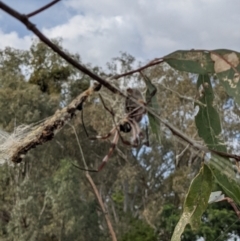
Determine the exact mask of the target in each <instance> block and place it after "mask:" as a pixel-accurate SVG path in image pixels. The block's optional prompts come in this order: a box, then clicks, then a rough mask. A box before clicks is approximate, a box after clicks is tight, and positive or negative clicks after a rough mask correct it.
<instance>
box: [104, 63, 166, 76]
mask: <svg viewBox="0 0 240 241" xmlns="http://www.w3.org/2000/svg"><path fill="white" fill-rule="evenodd" d="M163 61H164V59H156V60H152V61H150V62H149V63H148V64H146V65H144V66H141V67H139V68H138V69H135V70H131V71H129V72H125V73H123V74H117V75H114V76H112V77H110V78H109V80H112V79H119V78H122V77H125V76H128V75H132V74H134V73H138V72H141V71H142V70H144V69H147V68H149V67H152V66H154V65H157V64H161V63H162V62H163Z"/></svg>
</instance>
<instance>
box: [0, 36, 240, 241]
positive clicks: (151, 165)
mask: <svg viewBox="0 0 240 241" xmlns="http://www.w3.org/2000/svg"><path fill="white" fill-rule="evenodd" d="M55 43H56V44H57V45H58V46H59V47H60V48H61V44H60V42H59V41H57V40H55ZM69 54H70V53H69ZM70 55H71V54H70ZM71 56H73V57H74V58H75V59H77V60H78V61H80V57H79V56H78V55H71ZM238 56H239V54H238V53H237V52H234V51H229V50H214V51H208V52H204V51H177V52H174V53H172V54H170V55H168V56H165V57H164V61H165V63H163V64H161V65H156V66H154V67H151V68H147V69H145V70H144V71H143V72H142V74H133V75H131V76H125V77H124V78H122V79H121V80H119V81H116V80H114V79H112V80H110V83H111V84H114V85H115V86H117V87H118V88H121V89H122V90H123V91H124V90H125V89H126V88H127V87H131V86H137V87H138V88H139V89H140V90H141V91H142V92H143V93H144V94H145V96H146V102H147V103H148V107H149V108H151V110H153V111H154V113H157V114H158V115H159V114H160V115H161V117H162V118H163V119H166V120H167V121H168V122H169V123H171V124H172V125H173V126H175V127H176V128H177V129H178V130H180V131H181V132H183V133H185V134H186V135H187V136H188V137H191V138H192V140H194V143H200V144H201V145H202V146H204V145H206V147H208V148H209V149H211V150H214V151H220V152H221V153H222V152H223V153H226V152H227V151H229V152H234V151H236V147H237V145H236V144H234V142H233V141H232V140H233V139H236V138H238V136H239V128H238V127H239V122H238V118H239V107H238V104H239V102H238V95H237V92H236V91H239V86H238V85H239V84H238V82H237V76H236V69H238V68H239V64H238V62H237V60H238ZM224 59H226V60H227V61H228V63H229V64H228V65H227V64H226V63H225V62H224ZM222 61H223V62H222ZM134 66H136V64H135V59H134V57H133V56H130V55H128V54H127V53H122V54H121V56H119V57H117V58H115V59H113V60H112V62H111V63H108V65H107V69H106V70H104V71H103V70H102V69H101V68H98V67H96V66H95V67H92V69H93V71H94V72H95V73H97V74H99V75H101V76H112V75H114V74H120V73H123V72H126V71H131V70H132V69H133V68H134ZM170 66H171V67H170ZM182 71H184V72H182ZM0 73H1V78H0V98H1V99H0V109H1V113H2V114H1V117H0V126H1V129H2V131H1V132H0V144H1V143H2V141H3V138H2V137H1V136H2V135H3V134H1V133H5V132H3V131H6V132H10V131H11V132H12V131H14V130H15V128H16V126H18V125H20V124H23V123H24V124H31V123H36V122H41V121H42V120H43V119H44V118H46V117H48V116H50V115H52V114H53V113H54V112H55V111H56V110H57V109H59V108H61V107H63V106H65V105H67V103H69V101H70V100H71V99H72V98H74V97H75V96H76V95H77V94H79V92H81V91H83V90H85V89H87V87H88V86H89V83H90V78H89V77H88V76H86V75H84V74H81V73H80V72H78V71H77V70H75V69H74V68H73V67H72V66H70V65H69V64H68V63H67V62H65V61H64V60H62V59H61V58H60V57H59V56H58V55H57V54H56V53H53V52H52V51H51V50H50V48H48V47H46V46H45V45H44V44H43V43H41V42H38V41H34V42H33V43H32V46H31V48H30V49H29V50H27V51H21V50H16V49H12V48H6V49H4V50H1V51H0ZM190 73H191V74H190ZM226 76H227V78H228V79H227V80H226ZM152 90H157V91H156V93H155V95H151V93H152ZM100 93H101V95H102V97H103V99H104V103H105V104H106V106H107V107H108V108H109V109H111V110H112V112H113V113H114V118H115V120H116V122H117V121H119V120H121V119H122V118H123V116H124V101H125V100H124V98H123V97H120V96H119V95H116V94H112V93H111V92H109V91H108V90H107V89H106V88H102V90H101V92H100ZM148 118H149V119H148ZM83 120H84V123H85V126H86V130H87V132H88V134H89V135H90V136H94V135H97V134H106V133H108V132H109V131H110V130H111V129H112V126H113V125H114V122H113V118H112V116H111V114H110V113H109V112H108V111H107V110H106V109H105V108H104V106H103V104H102V102H101V101H100V99H99V97H98V96H97V95H94V96H91V97H90V100H89V101H88V102H86V103H84V105H83ZM148 122H149V123H148ZM71 124H72V125H73V126H74V128H75V130H76V133H77V136H78V137H79V140H80V145H81V148H82V150H83V154H84V157H85V159H86V163H87V166H88V168H89V169H96V168H97V167H98V166H99V164H100V163H101V161H102V159H103V157H104V156H105V155H106V153H107V152H108V150H109V148H110V143H109V142H108V141H102V140H96V141H91V140H90V139H89V138H88V137H87V136H86V134H85V132H84V128H83V123H82V117H81V114H78V115H76V116H75V117H74V119H73V122H72V123H71ZM141 128H142V130H143V132H145V131H147V133H148V135H149V143H150V147H149V146H146V145H145V144H141V145H140V146H139V147H138V148H130V147H129V148H128V147H126V145H124V144H121V143H119V144H118V145H117V147H116V150H115V152H114V154H113V156H112V157H111V158H110V160H109V162H108V164H107V165H106V166H105V167H104V169H103V170H102V171H101V172H99V173H97V174H95V173H92V174H91V177H92V179H93V181H94V183H95V184H96V185H97V188H98V190H99V192H100V194H101V197H102V199H103V201H104V205H105V207H106V210H107V213H108V215H109V216H110V219H111V222H112V223H113V227H114V230H115V232H116V234H117V237H118V240H122V241H128V240H139V241H141V240H144V241H145V240H163V241H164V240H166V241H167V240H170V239H171V237H172V235H173V233H174V236H173V240H180V239H182V240H186V241H187V240H198V239H199V238H200V237H202V238H204V239H205V240H214V239H217V238H218V240H226V239H227V238H230V237H231V235H240V234H239V229H238V228H237V224H238V223H237V215H236V213H235V212H234V211H233V209H232V207H231V206H230V205H228V204H227V203H224V204H222V203H214V204H211V205H208V204H207V202H208V198H209V195H210V193H211V191H213V190H214V189H215V188H217V190H221V191H223V192H224V194H225V195H226V196H228V197H230V198H232V199H233V200H234V202H236V203H237V204H239V200H240V197H239V187H238V186H239V185H238V181H237V179H236V171H237V166H235V169H236V170H234V169H233V165H232V163H231V162H230V161H231V160H229V159H226V158H225V159H224V158H223V157H219V155H218V154H217V153H214V154H213V153H212V154H203V153H200V152H198V151H197V150H196V149H195V148H194V146H191V145H190V144H189V143H186V142H184V141H183V140H181V139H180V138H179V137H178V136H176V135H174V133H172V132H170V131H169V129H168V128H166V126H164V125H163V124H162V123H161V122H160V121H159V119H158V118H156V116H155V115H149V116H145V117H144V120H143V121H142V122H141ZM145 136H147V134H145ZM123 137H124V138H126V139H131V135H128V134H124V135H123ZM82 158H83V157H82V156H81V154H80V152H79V146H78V142H77V139H76V136H75V134H74V130H73V129H72V128H71V127H70V126H66V127H65V128H64V129H63V131H61V132H60V133H59V134H58V135H57V136H56V137H55V138H54V139H53V140H52V141H51V142H49V143H47V144H44V145H43V146H41V147H37V148H36V149H34V150H31V151H30V152H29V153H28V154H27V156H26V158H25V159H24V161H23V162H22V163H20V164H18V165H12V164H11V163H4V164H1V165H0V183H1V185H0V197H1V198H0V238H1V240H3V241H10V240H19V241H21V240H46V241H50V240H51V241H55V240H56V241H58V240H94V241H98V240H99V241H101V240H110V237H109V235H108V231H107V225H106V223H105V221H104V215H106V214H105V213H102V211H101V209H100V208H99V204H98V202H97V200H96V198H95V196H94V194H93V192H92V189H91V187H90V185H89V183H88V182H87V180H86V177H85V175H84V172H82V171H80V170H79V169H76V168H75V167H74V166H73V165H72V164H71V163H74V164H76V165H78V166H81V167H83V161H82ZM203 162H205V164H203ZM1 163H3V162H2V161H1ZM233 164H234V163H233ZM214 183H217V184H214ZM216 185H217V186H216ZM189 186H190V188H189ZM187 214H189V215H188V216H187ZM186 217H187V218H186ZM179 220H180V221H179ZM200 220H201V222H200ZM188 223H190V224H191V226H192V227H194V228H195V229H194V231H192V230H191V228H190V227H189V226H186V225H187V224H188ZM179 225H180V226H181V227H182V228H181V231H179V232H177V231H176V229H177V227H179ZM185 226H186V228H185ZM175 227H176V229H175V232H174V228H175ZM184 228H185V229H184Z"/></svg>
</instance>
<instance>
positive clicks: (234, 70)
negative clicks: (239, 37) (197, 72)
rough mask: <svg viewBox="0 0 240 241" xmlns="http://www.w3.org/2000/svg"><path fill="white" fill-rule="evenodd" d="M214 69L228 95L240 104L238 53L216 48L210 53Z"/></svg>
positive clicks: (239, 54)
mask: <svg viewBox="0 0 240 241" xmlns="http://www.w3.org/2000/svg"><path fill="white" fill-rule="evenodd" d="M211 58H212V60H213V61H214V70H215V73H216V75H217V77H218V79H219V80H220V83H221V84H222V85H223V87H224V88H225V90H226V92H227V93H228V95H230V96H232V97H233V98H234V99H235V101H236V102H237V103H238V104H240V81H239V78H240V53H238V52H235V51H232V50H227V49H218V50H214V51H213V52H212V53H211Z"/></svg>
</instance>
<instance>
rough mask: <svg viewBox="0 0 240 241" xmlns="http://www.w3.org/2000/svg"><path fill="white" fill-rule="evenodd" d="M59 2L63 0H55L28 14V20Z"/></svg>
mask: <svg viewBox="0 0 240 241" xmlns="http://www.w3.org/2000/svg"><path fill="white" fill-rule="evenodd" d="M59 1H61V0H54V1H52V2H50V3H48V4H47V5H45V6H43V7H41V8H39V9H38V10H36V11H34V12H31V13H29V14H27V15H26V16H27V17H28V18H31V17H32V16H34V15H37V14H38V13H40V12H42V11H44V10H46V9H47V8H50V7H51V6H52V5H54V4H55V3H57V2H59Z"/></svg>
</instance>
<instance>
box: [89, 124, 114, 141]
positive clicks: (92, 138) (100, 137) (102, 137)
mask: <svg viewBox="0 0 240 241" xmlns="http://www.w3.org/2000/svg"><path fill="white" fill-rule="evenodd" d="M116 129H117V127H115V126H114V127H113V128H112V130H111V131H110V132H109V133H107V134H106V135H104V136H94V137H89V139H90V140H97V139H102V140H105V139H107V138H109V137H110V136H111V135H112V134H113V133H114V132H115V131H116Z"/></svg>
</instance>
